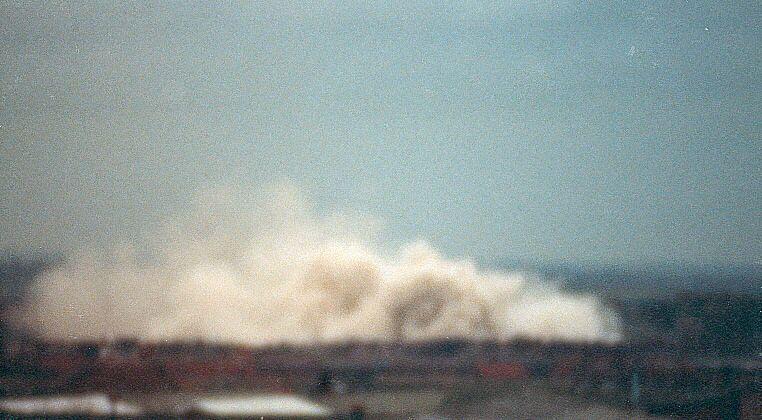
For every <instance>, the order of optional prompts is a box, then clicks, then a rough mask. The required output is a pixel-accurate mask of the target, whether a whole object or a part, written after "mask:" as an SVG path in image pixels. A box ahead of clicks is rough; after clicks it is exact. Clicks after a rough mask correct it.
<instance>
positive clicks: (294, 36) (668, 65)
mask: <svg viewBox="0 0 762 420" xmlns="http://www.w3.org/2000/svg"><path fill="white" fill-rule="evenodd" d="M501 3H502V4H501V5H485V4H483V3H482V2H469V1H453V2H441V3H436V4H429V3H425V4H424V3H416V2H408V1H400V2H393V1H386V2H378V3H377V4H365V3H363V4H360V2H331V3H324V2H312V1H305V2H293V3H288V2H272V3H270V2H225V3H223V4H219V5H211V4H207V3H206V2H195V3H194V2H128V3H122V2H13V1H10V2H3V4H2V7H0V57H2V58H0V250H6V251H8V252H16V253H26V252H64V253H66V252H71V251H72V250H75V249H78V248H81V247H88V246H93V244H101V243H116V242H120V241H132V240H134V239H135V238H136V237H137V236H139V232H145V231H146V230H151V229H153V228H154V227H155V226H157V224H158V223H160V222H161V221H162V220H165V219H166V218H167V217H169V216H170V215H172V214H174V213H176V212H177V211H178V210H179V209H183V208H185V207H187V206H188V205H189V203H190V202H191V201H192V198H193V197H194V196H195V195H196V194H197V193H198V192H199V191H203V190H204V189H206V188H210V187H216V186H226V187H233V188H236V189H238V190H240V191H242V192H244V193H246V192H247V191H252V193H253V192H255V191H258V190H259V189H261V188H262V186H263V185H267V184H269V183H273V182H276V183H277V182H287V183H290V184H292V185H296V186H298V187H299V188H300V189H301V190H302V191H303V192H304V194H305V195H306V196H308V197H309V198H310V199H311V200H312V201H313V202H314V205H315V208H316V210H317V211H318V212H319V213H321V214H331V213H333V212H343V211H356V212H360V213H365V214H370V215H374V216H375V217H378V218H379V219H380V220H381V221H382V223H383V226H384V228H383V233H382V242H383V243H385V244H389V245H396V244H399V243H402V242H405V241H408V240H411V239H426V240H428V241H429V242H431V243H432V244H433V245H434V246H436V247H437V248H439V249H442V250H443V251H444V252H445V253H446V254H448V255H455V256H460V255H467V256H473V257H475V258H479V259H484V260H490V259H504V258H508V259H529V260H533V261H579V262H596V263H605V264H612V263H614V264H616V263H628V264H629V263H634V264H639V263H662V262H675V261H678V262H691V263H693V262H699V263H721V264H725V263H733V264H735V263H752V264H759V262H760V261H761V260H762V188H761V187H760V185H762V183H761V181H762V169H760V168H762V165H761V164H760V157H762V152H761V151H760V150H761V148H760V146H762V141H761V139H760V136H761V134H762V130H761V127H760V111H761V110H762V94H761V93H760V92H762V89H760V88H759V85H760V80H762V79H761V74H760V64H761V63H762V54H761V47H760V44H762V43H761V42H760V39H762V34H761V33H760V32H762V31H761V30H760V26H759V22H762V6H760V5H759V3H758V2H755V1H748V2H713V1H708V2H703V1H666V2H657V1H643V2H640V1H630V2H623V3H624V4H621V3H620V2H616V3H614V2H612V3H605V2H600V3H596V4H589V3H588V2H584V3H583V2H563V1H512V2H501Z"/></svg>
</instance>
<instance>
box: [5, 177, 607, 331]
mask: <svg viewBox="0 0 762 420" xmlns="http://www.w3.org/2000/svg"><path fill="white" fill-rule="evenodd" d="M197 201H198V202H199V204H198V205H197V206H196V207H195V208H194V209H192V210H191V211H188V213H187V214H184V215H179V216H177V217H176V218H174V219H173V220H171V221H170V222H168V223H166V226H165V228H164V229H160V230H158V231H157V232H155V233H153V234H152V235H151V237H150V238H149V239H148V240H146V241H145V242H146V243H147V245H143V246H137V245H132V246H125V247H122V248H120V249H118V250H115V251H111V252H109V253H108V254H106V253H104V252H94V251H89V252H82V253H80V255H78V256H72V257H71V258H69V259H68V260H67V262H65V263H63V264H62V265H60V266H57V267H55V268H53V269H51V270H49V271H47V272H45V273H44V274H42V275H41V276H39V277H38V278H37V279H36V280H35V282H34V284H33V285H32V287H31V288H30V290H29V293H28V295H27V299H26V302H25V304H24V305H23V306H22V308H21V309H20V311H19V314H18V316H17V317H16V318H17V321H18V323H19V326H20V327H22V328H25V329H27V330H29V331H31V332H33V333H35V334H37V335H39V336H41V337H43V338H46V339H54V340H65V341H78V340H115V339H138V340H143V341H177V340H183V341H187V340H205V341H212V342H225V343H243V344H250V345H266V344H274V343H284V342H288V343H315V342H335V341H346V340H382V341H384V340H386V341H413V340H426V339H436V338H446V337H449V338H471V339H511V338H516V337H522V338H530V339H539V340H560V341H586V342H587V341H606V342H614V341H617V340H619V338H620V332H619V321H618V317H617V316H616V314H614V313H613V312H612V311H611V310H609V309H608V308H606V307H605V306H604V305H602V304H601V303H600V302H599V301H598V300H597V299H596V298H595V297H593V296H582V295H572V294H569V293H567V292H564V291H562V290H560V289H559V288H558V287H556V286H554V285H552V284H549V283H547V282H544V281H542V280H541V279H539V278H536V277H535V276H531V275H526V274H521V273H500V272H490V271H484V270H481V269H479V268H477V267H476V266H475V265H474V264H473V263H472V262H469V261H468V260H452V259H448V258H445V257H444V256H442V255H441V254H440V253H439V252H437V251H436V250H435V249H433V248H432V247H431V246H430V245H428V244H427V243H426V242H423V241H417V242H413V243H410V244H408V245H406V246H403V247H401V249H399V250H396V251H393V252H382V251H380V250H379V249H380V248H379V247H377V246H376V245H374V242H375V241H374V240H373V236H374V234H373V232H374V231H375V225H376V223H374V221H373V220H372V219H370V218H364V217H349V216H333V217H318V216H316V215H315V214H314V212H313V211H312V209H311V207H310V206H309V204H308V203H307V201H306V200H304V199H302V198H301V195H300V194H299V192H298V191H297V190H296V189H295V188H293V187H289V186H278V187H271V188H265V189H264V191H263V192H262V193H260V194H256V195H255V196H254V197H244V196H243V195H242V194H240V193H238V192H234V191H231V190H222V191H216V192H215V193H213V194H207V195H205V196H203V197H201V198H199V200H197Z"/></svg>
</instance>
